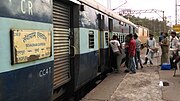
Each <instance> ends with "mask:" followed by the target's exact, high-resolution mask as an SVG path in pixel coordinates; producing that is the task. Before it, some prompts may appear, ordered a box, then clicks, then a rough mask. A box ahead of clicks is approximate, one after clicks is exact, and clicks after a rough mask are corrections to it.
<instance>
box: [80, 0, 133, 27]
mask: <svg viewBox="0 0 180 101" xmlns="http://www.w3.org/2000/svg"><path fill="white" fill-rule="evenodd" d="M78 1H79V2H81V3H84V4H86V5H89V6H91V7H93V8H95V9H97V10H99V11H101V12H103V13H105V14H107V15H109V16H110V17H112V18H115V19H118V20H120V21H122V22H124V23H127V24H129V25H132V26H134V27H136V25H135V24H134V23H132V22H131V21H129V20H127V19H125V18H124V17H122V16H120V15H118V14H116V13H114V12H113V11H111V10H109V9H107V8H106V7H104V6H103V5H101V4H100V3H98V2H96V1H95V0H78Z"/></svg>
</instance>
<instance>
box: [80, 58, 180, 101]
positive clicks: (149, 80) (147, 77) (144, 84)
mask: <svg viewBox="0 0 180 101" xmlns="http://www.w3.org/2000/svg"><path fill="white" fill-rule="evenodd" d="M159 57H160V56H157V58H154V59H153V63H154V65H145V66H144V68H143V69H139V70H137V73H136V74H129V73H127V74H125V73H124V72H123V71H124V69H125V68H120V70H121V72H120V73H111V74H109V75H108V77H107V78H106V79H105V80H103V81H102V82H101V83H100V84H99V85H98V86H97V87H96V88H95V89H93V90H92V91H91V92H90V93H88V94H87V95H86V96H85V97H84V98H83V99H82V101H180V71H179V70H177V75H176V77H173V72H174V71H173V70H160V67H159V66H158V65H159V62H160V59H159ZM160 81H163V82H164V86H159V82H160ZM166 85H167V86H166Z"/></svg>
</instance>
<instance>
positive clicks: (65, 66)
mask: <svg viewBox="0 0 180 101" xmlns="http://www.w3.org/2000/svg"><path fill="white" fill-rule="evenodd" d="M53 25H54V26H53V31H54V82H53V88H54V92H53V94H54V95H56V96H59V93H62V92H60V91H61V89H62V88H61V86H62V85H63V84H65V83H67V82H68V81H70V78H71V77H70V40H69V34H70V6H68V5H65V4H62V3H60V2H56V1H54V2H53ZM60 88H61V89H60Z"/></svg>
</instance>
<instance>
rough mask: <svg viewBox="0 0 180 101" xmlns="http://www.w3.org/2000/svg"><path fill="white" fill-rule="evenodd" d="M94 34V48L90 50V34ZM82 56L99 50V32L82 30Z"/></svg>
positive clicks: (80, 31)
mask: <svg viewBox="0 0 180 101" xmlns="http://www.w3.org/2000/svg"><path fill="white" fill-rule="evenodd" d="M90 31H93V32H94V48H89V32H90ZM79 34H80V39H79V40H80V41H79V42H80V43H79V44H80V54H85V53H89V52H93V51H96V50H98V30H94V29H87V28H80V30H79Z"/></svg>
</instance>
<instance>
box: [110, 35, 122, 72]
mask: <svg viewBox="0 0 180 101" xmlns="http://www.w3.org/2000/svg"><path fill="white" fill-rule="evenodd" d="M110 46H111V48H112V51H113V57H114V59H113V60H112V61H114V63H116V64H115V67H114V68H113V69H114V70H115V71H116V72H119V66H120V64H121V48H120V43H119V41H118V37H117V36H116V35H113V39H112V40H111V41H110Z"/></svg>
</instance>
